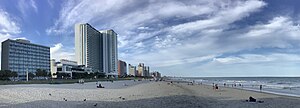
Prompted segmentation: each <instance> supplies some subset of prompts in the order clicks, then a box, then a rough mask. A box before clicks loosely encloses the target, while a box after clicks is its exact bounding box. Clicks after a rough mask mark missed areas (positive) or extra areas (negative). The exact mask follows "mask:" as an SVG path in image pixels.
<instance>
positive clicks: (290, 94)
mask: <svg viewBox="0 0 300 108" xmlns="http://www.w3.org/2000/svg"><path fill="white" fill-rule="evenodd" d="M296 78H298V77H296ZM168 81H169V82H170V81H173V82H182V83H192V82H193V80H189V79H188V80H187V79H182V80H178V79H176V80H173V79H169V80H168ZM195 83H197V84H200V83H202V82H199V81H196V82H195ZM202 84H203V85H207V86H212V85H210V84H208V83H202ZM219 87H222V88H224V87H225V88H231V89H238V90H246V91H253V92H258V93H267V94H273V95H279V96H289V97H296V98H300V95H298V94H292V93H281V92H276V91H270V90H264V89H263V90H262V91H260V90H257V89H251V88H247V87H245V88H243V87H229V86H223V85H220V86H219Z"/></svg>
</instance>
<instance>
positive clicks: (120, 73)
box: [118, 60, 127, 77]
mask: <svg viewBox="0 0 300 108" xmlns="http://www.w3.org/2000/svg"><path fill="white" fill-rule="evenodd" d="M118 69H119V70H118V76H119V77H125V76H127V64H126V62H124V61H122V60H119V62H118Z"/></svg>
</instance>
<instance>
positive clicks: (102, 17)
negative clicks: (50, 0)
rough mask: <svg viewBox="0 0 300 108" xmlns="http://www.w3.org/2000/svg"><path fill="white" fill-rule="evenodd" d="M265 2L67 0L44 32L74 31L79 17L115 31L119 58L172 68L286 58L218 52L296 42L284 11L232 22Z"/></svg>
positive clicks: (287, 45)
mask: <svg viewBox="0 0 300 108" xmlns="http://www.w3.org/2000/svg"><path fill="white" fill-rule="evenodd" d="M116 5H117V6H118V7H115V6H116ZM266 6H267V3H266V2H264V1H261V0H250V1H244V0H235V1H231V0H222V1H217V0H215V1H214V0H210V1H207V0H203V1H202V0H196V1H172V2H165V1H161V0H152V1H134V0H132V1H126V0H122V1H114V0H113V1H105V0H104V1H101V2H97V1H91V0H86V1H68V2H66V3H65V4H63V9H62V10H61V11H60V16H59V18H58V19H57V20H56V21H55V24H54V25H53V26H51V27H49V28H48V29H47V33H66V32H69V31H73V29H74V24H75V23H80V22H88V23H91V24H92V25H93V26H95V27H96V28H97V29H107V28H112V29H114V30H115V31H116V32H117V33H118V34H119V37H118V41H119V45H118V47H119V50H121V51H120V59H123V60H126V61H128V62H129V63H131V64H137V63H138V62H145V63H146V64H147V65H150V66H154V67H160V68H163V67H172V66H175V65H176V69H178V68H182V70H184V69H185V68H190V67H189V66H188V65H189V64H193V63H198V62H206V61H208V60H212V61H214V62H218V63H219V64H233V63H244V64H247V63H255V62H272V61H280V60H283V61H290V59H289V58H288V57H285V56H284V57H285V58H284V57H283V56H279V55H276V54H274V55H257V54H253V55H251V54H250V55H246V54H243V55H240V56H234V55H233V56H230V57H222V58H220V57H218V55H223V54H226V53H233V54H234V53H236V52H239V53H242V52H243V51H252V50H256V49H260V48H294V47H297V46H300V44H298V43H299V39H300V38H299V35H298V34H300V33H299V31H300V30H299V26H297V24H295V21H293V20H292V19H291V18H289V17H288V16H278V17H274V18H273V19H269V21H267V22H260V23H259V24H255V22H253V23H254V24H252V25H251V26H250V27H244V28H234V26H235V25H234V23H235V22H237V21H241V20H244V19H245V18H247V17H249V16H250V17H251V14H253V13H256V12H259V11H260V10H262V9H264V7H266ZM99 7H101V8H99ZM96 8H97V9H96ZM78 16H80V17H78ZM271 53H272V52H271ZM273 53H275V52H273ZM288 56H291V55H288ZM275 57H282V59H275ZM213 58H215V59H213ZM201 66H202V65H200V66H199V67H201ZM202 69H203V70H204V69H205V68H202ZM178 70H180V69H178ZM191 70H192V69H191ZM193 71H197V70H196V69H195V70H193Z"/></svg>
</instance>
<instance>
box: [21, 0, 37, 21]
mask: <svg viewBox="0 0 300 108" xmlns="http://www.w3.org/2000/svg"><path fill="white" fill-rule="evenodd" d="M18 9H19V11H20V12H21V13H22V15H23V16H25V17H26V16H27V14H28V11H31V10H33V11H34V12H35V13H38V7H37V5H36V3H35V1H34V0H19V2H18Z"/></svg>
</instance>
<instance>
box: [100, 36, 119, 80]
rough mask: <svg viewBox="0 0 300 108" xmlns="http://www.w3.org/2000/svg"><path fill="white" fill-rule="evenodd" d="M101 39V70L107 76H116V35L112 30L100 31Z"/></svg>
mask: <svg viewBox="0 0 300 108" xmlns="http://www.w3.org/2000/svg"><path fill="white" fill-rule="evenodd" d="M100 33H101V34H102V37H103V44H102V45H103V62H104V65H103V68H104V71H105V72H106V74H107V75H118V46H117V45H118V44H117V42H118V41H117V33H116V32H114V31H113V30H101V31H100Z"/></svg>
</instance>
